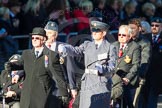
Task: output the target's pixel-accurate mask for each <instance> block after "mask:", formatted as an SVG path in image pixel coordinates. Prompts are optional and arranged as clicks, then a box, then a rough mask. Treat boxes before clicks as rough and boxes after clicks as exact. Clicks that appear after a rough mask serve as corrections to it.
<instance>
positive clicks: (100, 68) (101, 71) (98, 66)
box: [95, 63, 103, 73]
mask: <svg viewBox="0 0 162 108" xmlns="http://www.w3.org/2000/svg"><path fill="white" fill-rule="evenodd" d="M95 68H96V69H97V70H98V72H99V73H103V69H102V65H101V64H98V63H96V65H95Z"/></svg>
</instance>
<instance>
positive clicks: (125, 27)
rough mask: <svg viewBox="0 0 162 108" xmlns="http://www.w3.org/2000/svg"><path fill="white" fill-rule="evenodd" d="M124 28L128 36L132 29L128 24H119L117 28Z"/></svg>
mask: <svg viewBox="0 0 162 108" xmlns="http://www.w3.org/2000/svg"><path fill="white" fill-rule="evenodd" d="M121 28H122V29H126V30H128V35H129V36H130V35H131V33H132V29H131V28H130V27H129V26H128V25H121V26H120V27H119V29H121Z"/></svg>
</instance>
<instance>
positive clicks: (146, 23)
mask: <svg viewBox="0 0 162 108" xmlns="http://www.w3.org/2000/svg"><path fill="white" fill-rule="evenodd" d="M141 26H142V28H144V29H145V30H146V32H147V33H150V32H151V26H150V24H149V23H148V22H147V21H141Z"/></svg>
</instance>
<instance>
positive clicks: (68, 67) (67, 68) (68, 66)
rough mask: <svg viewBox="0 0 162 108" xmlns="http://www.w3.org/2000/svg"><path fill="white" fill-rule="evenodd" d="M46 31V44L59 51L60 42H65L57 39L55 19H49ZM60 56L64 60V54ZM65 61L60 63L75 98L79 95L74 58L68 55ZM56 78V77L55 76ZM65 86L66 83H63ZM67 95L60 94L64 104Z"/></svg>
mask: <svg viewBox="0 0 162 108" xmlns="http://www.w3.org/2000/svg"><path fill="white" fill-rule="evenodd" d="M44 29H45V31H46V35H47V37H48V40H47V41H46V46H47V47H48V48H49V49H50V50H52V51H55V52H58V45H59V44H63V43H62V42H59V41H56V39H57V36H58V25H57V24H56V23H55V22H53V21H48V22H47V24H46V26H45V27H44ZM60 58H61V60H62V58H64V57H63V55H60ZM63 61H65V63H61V61H60V64H61V66H62V69H63V71H64V79H65V81H66V83H69V87H70V90H71V95H72V97H73V98H75V96H76V95H77V87H76V81H75V75H74V72H75V70H74V67H73V66H74V65H73V58H72V57H69V56H67V57H66V58H64V59H63ZM54 79H55V78H54ZM62 86H64V85H62ZM64 88H65V89H68V88H67V87H66V86H64ZM67 96H68V95H63V94H62V95H59V96H58V98H60V99H61V100H62V102H63V106H66V103H68V102H67Z"/></svg>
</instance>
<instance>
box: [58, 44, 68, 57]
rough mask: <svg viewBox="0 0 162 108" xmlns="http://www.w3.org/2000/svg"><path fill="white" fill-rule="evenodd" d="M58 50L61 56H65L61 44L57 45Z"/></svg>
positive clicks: (64, 49) (64, 50)
mask: <svg viewBox="0 0 162 108" xmlns="http://www.w3.org/2000/svg"><path fill="white" fill-rule="evenodd" d="M58 52H59V53H60V54H61V56H63V57H65V56H67V53H66V48H65V46H64V45H63V44H60V45H58Z"/></svg>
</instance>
